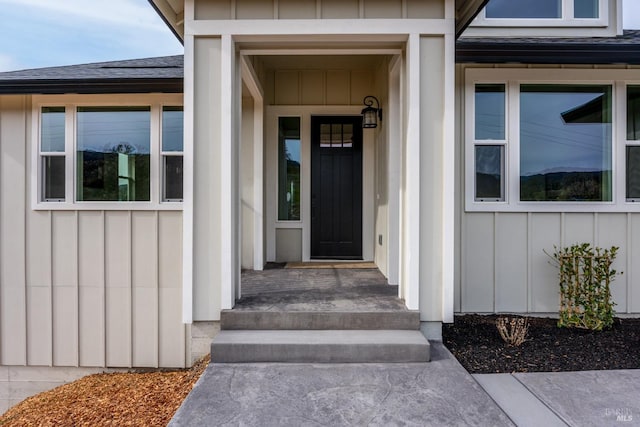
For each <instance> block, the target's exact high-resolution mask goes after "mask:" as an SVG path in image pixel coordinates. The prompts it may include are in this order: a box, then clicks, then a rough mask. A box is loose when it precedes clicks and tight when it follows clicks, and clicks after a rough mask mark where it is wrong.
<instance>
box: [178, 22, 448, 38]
mask: <svg viewBox="0 0 640 427" xmlns="http://www.w3.org/2000/svg"><path fill="white" fill-rule="evenodd" d="M453 29H454V20H453V19H318V20H313V19H280V20H270V19H243V20H222V19H221V20H198V21H187V22H186V23H185V35H194V36H210V35H221V34H233V35H235V36H258V35H260V38H263V36H292V35H298V36H313V37H312V38H306V37H304V38H302V39H301V38H300V37H298V38H297V40H296V41H305V40H310V41H322V40H329V39H330V38H331V37H328V36H331V35H344V36H354V37H353V40H354V41H359V40H362V41H371V36H385V35H386V36H389V35H402V34H404V35H405V36H400V37H399V38H398V40H397V41H403V40H405V39H406V34H409V33H415V34H429V35H442V34H449V33H453ZM347 40H349V39H342V41H347ZM385 40H386V41H390V40H389V37H386V39H385ZM237 41H243V40H237ZM265 41H267V40H265ZM336 41H338V40H336Z"/></svg>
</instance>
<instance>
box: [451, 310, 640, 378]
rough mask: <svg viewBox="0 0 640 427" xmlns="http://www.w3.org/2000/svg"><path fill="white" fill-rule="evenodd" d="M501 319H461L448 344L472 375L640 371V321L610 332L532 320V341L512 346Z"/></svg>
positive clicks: (625, 322)
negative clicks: (501, 327) (501, 330)
mask: <svg viewBox="0 0 640 427" xmlns="http://www.w3.org/2000/svg"><path fill="white" fill-rule="evenodd" d="M498 317H499V316H497V315H489V316H482V315H464V316H456V318H455V322H454V323H453V324H447V325H444V328H443V331H442V333H443V341H444V344H445V346H446V347H447V348H448V349H449V350H450V351H451V353H453V355H454V356H455V357H456V358H457V359H458V361H460V363H461V364H462V365H463V366H464V367H465V369H467V371H469V372H471V373H472V374H487V373H495V372H506V373H509V372H561V371H584V370H601V369H638V368H640V319H616V320H615V323H614V325H613V326H612V328H611V329H609V330H604V331H601V332H591V331H585V330H581V329H567V328H558V327H557V326H556V323H557V320H556V319H548V318H536V317H532V318H529V333H528V335H527V339H528V340H527V341H526V342H525V343H524V344H522V345H521V346H520V347H514V346H510V345H507V344H506V343H505V342H504V341H502V338H500V335H499V334H498V330H497V329H496V326H495V322H496V319H497V318H498Z"/></svg>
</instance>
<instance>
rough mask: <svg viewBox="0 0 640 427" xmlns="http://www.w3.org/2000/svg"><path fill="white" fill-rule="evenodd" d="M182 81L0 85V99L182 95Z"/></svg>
mask: <svg viewBox="0 0 640 427" xmlns="http://www.w3.org/2000/svg"><path fill="white" fill-rule="evenodd" d="M182 92H183V79H181V78H164V79H146V78H134V79H78V80H69V79H39V80H34V79H24V80H4V81H0V95H33V94H47V95H53V94H56V95H60V94H71V93H73V94H113V93H182Z"/></svg>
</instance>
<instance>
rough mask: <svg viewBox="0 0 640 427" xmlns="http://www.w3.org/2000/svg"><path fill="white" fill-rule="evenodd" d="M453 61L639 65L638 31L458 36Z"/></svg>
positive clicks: (639, 37) (639, 43) (639, 32)
mask: <svg viewBox="0 0 640 427" xmlns="http://www.w3.org/2000/svg"><path fill="white" fill-rule="evenodd" d="M456 62H459V63H504V62H519V63H529V64H628V65H639V64H640V30H624V33H623V34H622V35H620V36H615V37H461V38H460V39H458V41H457V42H456Z"/></svg>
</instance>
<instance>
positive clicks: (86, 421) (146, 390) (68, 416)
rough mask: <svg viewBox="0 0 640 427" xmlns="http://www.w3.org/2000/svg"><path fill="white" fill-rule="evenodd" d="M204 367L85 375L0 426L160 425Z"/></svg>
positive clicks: (31, 401) (12, 413) (0, 420)
mask: <svg viewBox="0 0 640 427" xmlns="http://www.w3.org/2000/svg"><path fill="white" fill-rule="evenodd" d="M208 363H209V358H208V356H207V357H206V358H203V359H200V360H199V361H198V362H196V364H195V365H194V366H193V367H192V368H190V369H183V370H175V371H166V370H158V371H153V372H130V373H114V374H96V375H89V376H86V377H84V378H81V379H79V380H77V381H74V382H72V383H69V384H65V385H62V386H60V387H57V388H55V389H53V390H49V391H46V392H44V393H40V394H37V395H35V396H32V397H30V398H28V399H26V400H24V401H22V402H21V403H19V404H17V405H16V406H14V407H12V408H11V409H9V410H8V411H7V412H5V414H4V415H2V416H1V417H0V426H3V427H4V426H165V425H167V423H168V422H169V420H171V417H173V414H175V412H176V411H177V410H178V407H179V406H180V404H181V403H182V401H183V400H184V398H185V397H186V396H187V394H189V392H190V391H191V389H192V388H193V386H194V385H195V383H196V381H197V380H198V378H200V375H201V374H202V372H203V371H204V369H205V368H206V366H207V364H208Z"/></svg>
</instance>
